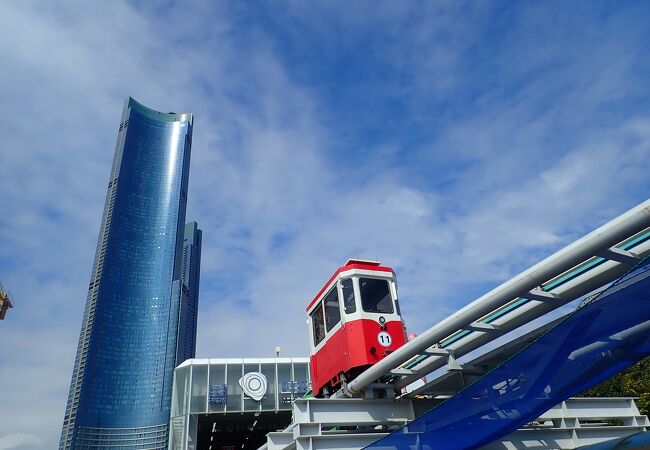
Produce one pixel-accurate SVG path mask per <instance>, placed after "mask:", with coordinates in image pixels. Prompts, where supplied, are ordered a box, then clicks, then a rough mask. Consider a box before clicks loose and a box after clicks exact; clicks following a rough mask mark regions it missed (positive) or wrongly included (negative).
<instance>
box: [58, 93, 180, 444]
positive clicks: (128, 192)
mask: <svg viewBox="0 0 650 450" xmlns="http://www.w3.org/2000/svg"><path fill="white" fill-rule="evenodd" d="M191 142H192V115H190V114H174V113H169V114H166V113H160V112H157V111H154V110H151V109H149V108H147V107H145V106H143V105H141V104H139V103H138V102H136V101H135V100H133V99H131V98H129V99H128V100H127V101H126V103H125V106H124V112H123V115H122V121H121V123H120V127H119V134H118V139H117V145H116V149H115V157H114V160H113V168H112V171H111V176H110V179H109V182H108V193H107V196H106V203H105V206H104V215H103V218H102V224H101V228H100V235H99V240H98V244H97V251H96V255H95V262H94V265H93V271H92V275H91V280H90V285H89V290H88V298H87V301H86V309H85V312H84V318H83V323H82V330H81V336H80V339H79V345H78V348H77V355H76V359H75V365H74V369H73V375H72V383H71V386H70V393H69V398H68V404H67V407H66V414H65V417H64V423H63V432H62V436H61V443H60V448H61V449H69V448H74V449H91V448H92V449H97V448H113V447H118V446H119V447H120V448H123V449H125V448H147V449H157V448H161V449H162V448H166V446H167V434H168V430H167V424H168V421H169V408H170V401H171V384H172V376H173V371H174V367H175V366H176V354H177V336H178V321H179V314H180V310H179V308H180V302H179V296H178V295H176V293H175V292H174V291H175V290H176V291H177V290H178V289H179V286H180V284H181V282H180V279H181V273H182V251H183V238H184V224H185V206H186V202H187V186H188V177H189V162H190V148H191Z"/></svg>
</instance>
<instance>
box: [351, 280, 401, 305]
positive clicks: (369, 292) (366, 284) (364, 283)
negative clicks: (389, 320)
mask: <svg viewBox="0 0 650 450" xmlns="http://www.w3.org/2000/svg"><path fill="white" fill-rule="evenodd" d="M359 293H360V294H361V306H362V307H363V310H364V311H365V312H372V313H382V314H392V313H393V300H392V299H391V296H390V287H389V285H388V280H378V279H376V278H359Z"/></svg>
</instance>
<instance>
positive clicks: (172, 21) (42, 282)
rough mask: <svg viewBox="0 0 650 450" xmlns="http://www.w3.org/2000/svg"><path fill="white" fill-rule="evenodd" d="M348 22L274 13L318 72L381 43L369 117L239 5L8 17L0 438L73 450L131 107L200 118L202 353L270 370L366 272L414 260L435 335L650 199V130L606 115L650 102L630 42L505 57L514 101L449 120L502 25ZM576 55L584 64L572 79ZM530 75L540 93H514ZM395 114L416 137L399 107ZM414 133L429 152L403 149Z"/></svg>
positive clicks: (640, 118)
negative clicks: (84, 327) (77, 380)
mask: <svg viewBox="0 0 650 450" xmlns="http://www.w3.org/2000/svg"><path fill="white" fill-rule="evenodd" d="M348 6H349V7H348V8H339V7H333V8H329V9H328V8H327V7H325V6H324V7H323V8H325V9H327V10H328V11H327V14H325V15H321V14H320V13H321V12H322V10H318V11H311V9H305V8H304V6H302V5H301V4H300V3H296V4H293V5H292V6H291V7H290V8H288V10H287V11H280V12H278V13H277V14H276V12H273V13H269V18H268V20H269V21H270V22H273V21H276V22H277V21H280V22H279V23H280V24H281V25H282V26H283V27H284V28H283V30H282V31H283V32H286V33H287V36H289V38H288V39H289V40H290V41H291V40H293V41H292V42H291V43H292V44H293V43H295V42H296V41H295V40H296V39H303V38H304V39H308V38H309V37H310V36H307V35H306V34H304V33H303V32H304V28H305V27H307V28H309V29H311V30H313V31H314V34H315V35H316V36H320V39H321V40H322V42H321V44H320V47H318V48H314V49H310V50H311V51H310V53H309V58H314V55H317V54H318V51H320V50H323V51H324V52H329V54H330V55H336V54H338V53H339V52H345V48H343V49H341V48H339V47H338V45H343V44H342V43H349V44H350V45H352V44H354V43H355V42H356V41H357V40H361V41H363V37H364V36H365V35H366V34H368V35H371V34H372V33H374V35H375V36H376V40H374V41H372V44H373V46H372V48H371V49H370V51H371V53H368V55H370V56H372V58H370V56H368V58H367V59H368V60H372V61H375V62H376V63H377V66H376V67H374V66H372V67H371V68H372V69H373V70H375V69H376V70H377V73H379V75H376V76H371V75H372V74H367V77H366V79H364V80H362V81H363V83H359V84H355V83H351V87H350V89H351V90H352V91H354V92H351V96H352V97H353V98H354V99H355V101H358V102H359V105H355V104H354V102H352V103H344V104H345V105H351V106H352V107H353V110H352V111H339V110H336V108H335V107H332V105H331V104H330V103H328V98H329V96H332V95H338V91H336V90H335V91H334V92H335V93H334V94H332V93H331V92H329V90H328V89H329V88H330V87H329V86H326V87H323V86H319V85H318V83H315V82H311V83H310V82H306V81H305V80H304V79H303V78H301V72H300V71H301V70H304V67H305V65H309V63H314V61H317V60H318V59H317V58H316V59H309V58H308V61H302V60H301V59H300V58H297V60H295V59H294V60H291V62H288V59H287V58H285V57H284V56H285V55H284V54H283V50H284V47H283V46H282V45H281V44H280V43H279V42H280V41H278V40H276V39H274V37H275V36H272V35H271V31H269V29H264V27H262V26H261V25H259V24H256V23H253V24H251V23H246V24H244V22H247V20H251V21H252V18H251V16H250V14H251V13H250V11H242V10H240V9H237V8H239V7H235V9H236V11H232V10H230V9H229V8H228V7H226V6H223V5H217V6H210V7H207V6H206V4H204V3H201V2H196V3H192V2H189V3H188V2H184V3H183V4H182V5H178V6H170V7H169V8H168V9H164V10H160V11H148V10H146V9H147V6H146V5H140V6H137V7H136V6H132V5H130V4H128V3H126V2H111V3H110V4H101V5H100V4H97V5H94V8H96V9H94V10H93V9H90V8H89V7H88V6H87V5H84V4H75V3H65V4H53V5H49V6H43V5H42V4H36V3H26V2H14V3H4V4H2V6H0V53H1V54H2V55H3V71H1V72H0V97H1V98H2V99H3V101H2V102H0V117H1V118H2V121H0V136H1V138H0V191H1V192H2V196H0V211H1V212H2V214H0V244H1V245H0V270H2V272H1V273H0V275H1V276H2V277H3V279H2V281H3V283H4V284H5V285H7V286H8V287H9V288H10V289H11V290H12V291H13V292H14V296H15V297H16V307H15V308H14V309H13V310H11V311H10V312H9V314H8V317H7V320H6V321H5V322H4V323H3V324H2V325H1V326H2V329H3V331H4V333H3V339H2V340H0V353H1V354H3V355H5V356H3V358H2V359H0V378H1V379H3V380H5V379H6V380H12V383H13V384H12V389H11V390H10V392H8V393H7V395H4V394H3V401H2V402H1V403H0V415H1V416H2V417H3V418H4V420H3V421H1V422H0V436H5V437H4V438H0V442H3V443H4V442H5V441H6V442H9V441H8V440H7V439H9V437H10V436H9V434H10V433H13V434H12V436H14V438H11V439H18V438H15V436H19V437H20V436H23V438H22V439H27V438H24V436H28V435H29V434H31V433H34V434H35V436H36V438H35V439H38V442H36V440H31V441H29V440H27V441H21V442H22V444H21V445H27V446H32V447H33V448H39V449H41V448H42V449H46V448H47V449H49V448H53V447H55V446H56V445H57V442H58V437H59V432H60V427H61V422H62V417H63V413H64V408H65V402H66V396H67V388H68V383H69V380H70V374H71V371H72V364H73V358H74V351H75V349H76V343H77V338H78V332H79V328H80V324H81V314H82V309H83V303H84V301H85V295H86V288H87V283H88V281H89V275H90V269H91V264H92V258H93V254H94V250H95V242H96V237H97V233H98V229H99V222H100V218H101V211H102V208H103V202H104V195H105V189H106V181H107V178H108V174H109V170H110V163H111V158H112V151H113V148H114V145H115V137H116V131H117V125H118V122H119V114H120V111H121V107H122V101H123V100H124V98H125V97H126V96H128V95H133V96H134V97H135V98H136V99H138V100H139V101H142V102H143V103H145V104H146V105H148V106H151V107H153V108H157V109H161V110H166V109H167V108H169V109H174V110H176V111H177V112H181V111H182V112H186V111H187V112H194V113H195V115H196V119H195V129H194V140H193V154H192V169H191V176H190V195H189V207H188V220H197V221H198V222H199V225H200V226H201V228H203V230H204V249H203V263H202V273H201V275H202V286H201V289H202V291H201V305H200V315H199V340H198V352H197V353H198V355H199V356H203V357H208V356H210V357H226V356H271V355H273V353H274V348H275V346H276V345H280V346H282V348H283V354H284V355H305V354H306V352H307V329H306V325H305V313H304V308H305V307H306V305H307V303H308V302H309V301H310V300H311V298H312V297H313V295H314V294H315V293H316V292H317V291H318V290H319V288H320V287H321V285H322V283H324V282H325V281H326V279H327V278H328V277H329V275H330V274H331V273H332V272H333V271H334V270H335V269H336V268H337V267H338V266H339V265H341V264H343V263H344V262H345V260H346V258H348V257H367V258H377V259H379V260H381V261H383V262H384V263H386V264H388V265H391V266H393V267H395V268H396V270H397V274H398V279H399V282H400V296H401V300H402V309H403V311H404V314H405V317H406V321H407V324H408V326H409V327H410V328H411V329H413V330H415V331H418V332H419V331H422V330H424V329H425V328H426V327H427V326H429V325H432V324H433V323H434V322H436V321H438V320H440V319H442V318H443V317H444V316H445V315H447V314H449V313H451V312H452V311H454V310H455V309H457V308H458V307H459V306H460V305H462V304H464V303H466V302H469V301H471V300H472V299H473V298H474V297H475V296H478V295H480V294H482V293H483V292H485V291H486V290H487V289H488V288H489V287H493V286H494V285H495V284H497V283H498V282H500V281H503V280H505V279H507V278H508V277H509V276H511V275H513V274H514V273H516V272H517V271H519V270H521V269H523V268H525V267H526V266H527V265H529V264H532V263H534V262H535V261H536V260H538V259H541V258H542V257H544V256H546V255H548V254H549V253H550V252H551V251H553V250H555V249H557V248H559V247H560V246H562V245H563V244H565V243H568V242H570V241H571V240H573V239H574V238H576V237H578V236H579V235H581V234H583V233H585V232H587V231H589V229H591V228H595V227H596V226H597V225H599V224H600V223H602V222H603V221H605V220H607V219H609V218H612V217H613V216H615V215H617V214H619V213H621V212H623V211H624V210H625V209H627V208H629V207H632V206H633V205H634V204H636V203H638V202H640V201H642V200H644V198H645V195H646V194H647V189H646V183H645V181H644V180H645V177H644V168H645V167H647V166H648V163H649V162H650V161H648V159H649V158H650V122H648V119H647V115H644V114H643V112H642V111H641V110H638V109H634V108H632V107H630V108H629V110H626V111H625V113H624V114H623V113H620V114H619V115H616V116H615V117H614V119H611V118H610V119H611V120H609V121H608V120H606V119H607V118H608V117H609V116H606V117H605V118H603V117H602V116H600V115H599V114H601V113H602V109H603V107H602V102H624V103H625V101H626V100H625V99H626V92H628V90H627V86H630V89H633V90H634V89H636V87H635V86H636V84H635V80H636V78H635V77H632V76H631V75H630V74H631V71H633V67H634V66H633V65H632V63H631V61H633V60H634V58H633V57H632V56H628V57H626V58H623V59H622V60H621V62H622V63H623V62H626V63H625V64H620V65H618V66H617V68H616V69H608V67H609V66H608V65H607V64H606V62H607V61H609V60H610V59H611V57H612V54H616V52H618V51H619V50H620V48H622V47H625V45H623V44H626V45H627V44H629V42H628V41H626V40H621V39H618V38H617V35H616V34H615V33H610V34H609V35H608V36H609V37H610V40H609V41H608V43H609V44H608V46H605V47H604V48H607V49H608V51H607V52H602V53H599V52H595V53H594V52H591V53H589V52H584V49H580V48H574V47H576V45H573V46H572V45H570V44H571V43H574V41H570V42H569V43H568V44H567V45H566V46H565V47H566V51H565V50H563V48H560V47H558V46H557V45H556V44H554V43H553V42H546V41H544V40H542V41H541V42H531V41H530V39H528V40H527V39H526V38H527V36H529V33H527V32H524V34H523V36H520V39H518V40H514V41H513V42H509V43H508V44H509V45H508V46H504V48H503V49H501V50H500V51H497V52H496V53H497V56H499V57H501V58H503V59H502V60H501V59H499V58H496V59H495V61H496V65H497V67H498V68H499V74H500V75H502V76H503V77H504V79H503V80H502V81H501V85H498V86H492V85H490V83H489V82H488V81H486V82H485V86H486V87H485V89H484V90H482V91H481V92H479V93H478V94H477V97H476V98H471V99H464V100H463V102H462V103H460V104H458V105H455V104H454V105H452V106H453V107H454V108H457V109H463V114H459V115H457V116H455V117H456V120H454V121H449V120H445V118H444V117H442V116H443V115H444V114H446V113H447V109H446V107H447V105H448V104H446V103H444V102H451V103H453V100H454V96H456V95H459V93H462V91H463V90H464V89H468V88H466V87H464V85H465V84H466V83H468V80H469V81H471V82H476V80H477V78H476V74H475V73H474V71H473V70H469V69H468V66H469V67H470V68H472V67H473V63H474V62H475V61H478V60H479V59H480V58H479V57H482V58H484V59H485V55H481V54H478V55H475V54H472V53H471V51H472V49H473V48H474V47H475V46H476V45H478V44H477V43H479V42H480V41H481V39H482V38H483V37H484V36H483V35H482V34H481V33H483V31H484V28H483V27H484V26H485V24H486V23H487V22H488V18H489V14H488V12H489V11H488V12H486V11H485V10H484V8H482V7H480V8H477V10H476V11H472V12H471V14H467V15H464V12H465V9H463V8H461V7H457V6H453V5H452V6H451V7H450V8H451V9H447V7H438V6H436V7H434V8H433V10H432V11H424V12H422V11H417V8H415V7H413V5H406V4H403V3H399V4H397V3H395V2H391V3H386V4H383V5H379V7H377V8H375V7H374V3H373V5H371V6H370V7H368V6H367V5H366V6H364V5H360V4H354V5H348ZM368 8H369V9H368ZM215 9H216V10H215ZM285 12H286V14H285ZM247 14H248V15H247ZM242 17H246V19H247V20H243V19H242ZM535 17H538V16H535V15H533V18H532V19H530V18H529V19H527V20H537V19H535ZM525 23H527V22H525ZM242 26H245V27H244V28H243V29H242V28H241V27H242ZM523 29H526V28H525V27H523ZM332 30H340V35H338V34H337V35H336V36H335V35H333V34H336V33H334V32H333V31H332ZM382 31H385V34H382V33H380V32H382ZM278 33H279V32H278ZM606 37H607V36H606ZM402 38H403V39H402ZM297 42H298V43H299V42H300V41H297ZM363 42H365V41H363ZM336 43H338V44H336ZM335 44H336V45H335ZM578 44H580V45H579V46H578V47H580V46H583V45H584V43H583V42H578ZM531 49H532V50H534V51H535V55H537V57H536V58H534V59H535V61H528V60H527V58H528V57H529V56H527V55H528V54H529V53H530V50H531ZM581 51H582V52H583V53H584V56H580V55H582V54H583V53H581ZM300 55H302V54H300ZM557 55H560V58H559V62H557V61H558V58H557V57H556V56H557ZM566 55H569V56H572V57H574V56H575V57H580V60H579V61H578V62H577V63H575V64H564V63H563V61H565V60H567V59H569V60H570V58H567V57H566ZM576 55H577V56H576ZM302 57H303V58H307V57H305V56H304V55H302ZM474 57H476V59H474ZM373 58H374V59H373ZM289 59H290V58H289ZM361 59H362V60H361V61H360V62H359V64H363V63H364V62H365V61H366V60H365V59H364V58H361ZM333 60H335V58H333ZM328 61H329V60H328ZM554 63H556V66H553V68H552V69H553V70H549V71H546V72H545V71H544V70H542V69H544V68H547V66H548V65H549V64H550V65H553V64H554ZM368 64H370V63H368ZM583 65H584V66H585V67H586V68H585V67H583ZM533 69H534V70H535V71H538V72H539V73H535V74H531V75H530V78H529V79H526V80H525V82H524V81H522V79H521V77H522V76H523V75H522V74H526V73H528V71H531V70H533ZM382 70H385V71H391V70H395V71H397V72H398V73H400V74H401V75H400V78H399V80H397V81H396V79H395V78H391V77H386V78H384V77H382V76H381V71H382ZM346 73H347V72H346ZM488 75H489V74H486V77H487V78H489V77H488ZM533 75H534V76H533ZM364 76H365V75H364ZM490 79H491V78H490ZM400 80H401V81H400ZM513 80H514V81H517V82H519V83H520V84H521V87H520V88H519V89H514V88H512V89H511V90H512V92H510V91H509V88H511V85H510V84H508V82H509V81H511V82H512V86H514V84H515V83H514V81H513ZM630 80H631V81H630ZM564 81H566V83H564ZM339 82H340V83H345V82H346V80H345V77H343V78H342V79H341V80H333V81H332V83H339ZM567 86H573V87H574V88H575V89H574V90H573V91H571V90H570V89H568V90H567ZM357 87H358V89H359V90H358V92H357V91H355V89H357ZM634 92H637V91H634ZM396 99H397V100H396ZM441 99H443V100H444V101H442V100H441ZM398 100H400V101H401V100H403V101H405V102H406V106H405V108H404V109H400V114H402V113H403V114H405V117H404V118H403V119H404V120H403V122H399V119H400V117H395V116H393V115H392V114H393V113H392V112H391V110H390V108H384V106H385V105H384V102H385V101H386V102H388V103H389V104H392V103H391V102H394V101H398ZM439 102H442V103H439ZM356 107H358V108H359V110H360V111H369V114H368V116H363V117H362V116H359V117H355V114H356V112H357V110H356V109H354V108H356ZM329 108H333V110H329ZM339 113H341V114H344V117H343V118H341V117H336V115H337V114H339ZM578 115H579V116H580V117H577V116H578ZM432 116H433V118H432ZM438 116H440V118H439V120H438ZM349 117H352V120H348V118H349ZM344 119H345V121H346V122H344ZM393 121H397V122H399V123H404V124H406V125H408V128H407V129H406V130H399V132H398V133H397V134H395V135H388V137H387V141H388V142H384V143H382V144H381V145H380V146H379V148H375V147H374V146H373V145H371V144H367V143H365V144H364V146H363V152H361V151H360V150H359V149H358V148H356V145H357V144H356V143H358V142H362V143H364V139H370V138H372V137H374V136H367V135H364V132H365V131H359V135H355V134H354V133H355V130H356V128H357V127H359V128H361V129H363V130H367V128H364V127H365V126H366V125H367V124H368V123H373V122H377V123H378V124H379V125H377V124H375V125H374V126H375V127H376V128H370V129H371V130H375V129H379V128H382V127H387V128H388V127H389V126H390V125H392V123H393ZM438 122H439V123H438ZM567 123H568V124H570V125H566V124H567ZM432 124H434V125H435V126H434V125H432ZM406 125H405V126H406ZM421 128H424V129H421ZM429 128H431V130H435V131H431V130H430V129H429ZM380 131H381V130H380ZM412 131H415V132H418V131H419V132H421V133H422V136H423V137H422V138H421V139H419V140H418V141H417V142H416V143H412V144H407V143H406V141H407V140H408V139H406V138H410V134H409V133H411V132H412ZM349 134H352V136H350V135H349ZM403 140H404V142H403ZM5 336H6V338H5ZM34 430H38V431H34ZM21 433H22V434H21ZM11 442H19V441H11ZM0 445H1V444H0ZM6 445H9V444H6ZM12 445H18V444H12ZM6 448H13V447H6Z"/></svg>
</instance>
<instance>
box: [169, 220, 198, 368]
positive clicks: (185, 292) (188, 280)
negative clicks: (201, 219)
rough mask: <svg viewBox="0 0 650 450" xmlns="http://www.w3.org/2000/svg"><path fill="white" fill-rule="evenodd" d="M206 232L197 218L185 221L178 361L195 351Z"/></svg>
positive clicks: (191, 356) (188, 356) (187, 357)
mask: <svg viewBox="0 0 650 450" xmlns="http://www.w3.org/2000/svg"><path fill="white" fill-rule="evenodd" d="M202 238H203V232H202V231H201V230H199V226H198V224H197V223H196V222H190V223H188V224H186V225H185V236H184V239H183V262H182V269H181V274H182V276H181V279H182V286H179V287H180V289H179V287H176V291H175V292H176V293H177V295H180V297H181V298H180V305H181V306H180V313H179V320H178V350H177V352H176V365H178V364H180V363H182V362H183V361H185V360H186V359H190V358H194V356H195V355H196V321H197V318H198V312H199V278H200V274H201V241H202Z"/></svg>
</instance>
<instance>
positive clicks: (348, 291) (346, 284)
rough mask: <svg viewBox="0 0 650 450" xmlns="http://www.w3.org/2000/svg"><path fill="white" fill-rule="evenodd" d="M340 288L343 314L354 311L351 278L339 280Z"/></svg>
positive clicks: (355, 308) (355, 306)
mask: <svg viewBox="0 0 650 450" xmlns="http://www.w3.org/2000/svg"><path fill="white" fill-rule="evenodd" d="M341 290H342V291H343V307H344V308H345V314H352V313H353V312H356V310H357V304H356V303H355V302H354V289H353V287H352V279H350V278H346V279H345V280H341Z"/></svg>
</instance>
